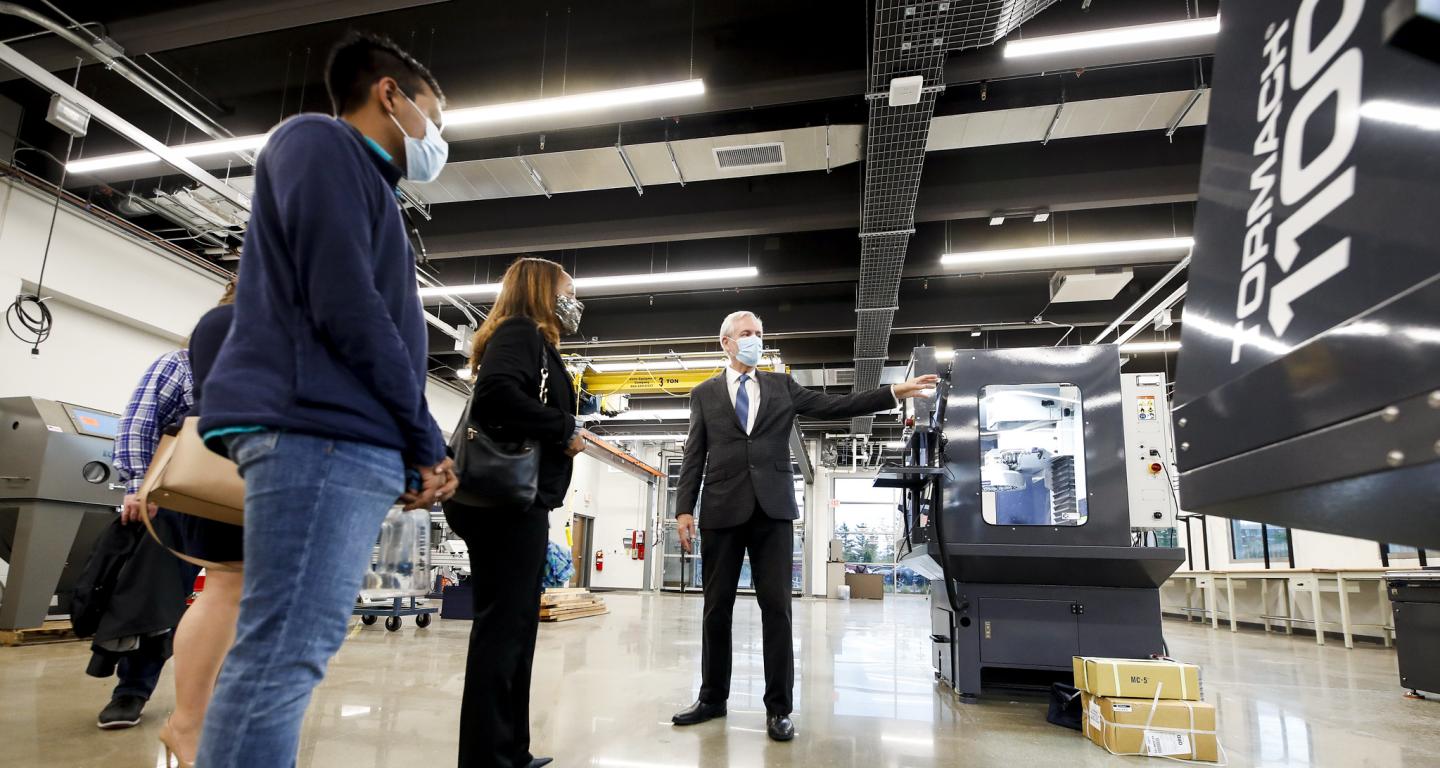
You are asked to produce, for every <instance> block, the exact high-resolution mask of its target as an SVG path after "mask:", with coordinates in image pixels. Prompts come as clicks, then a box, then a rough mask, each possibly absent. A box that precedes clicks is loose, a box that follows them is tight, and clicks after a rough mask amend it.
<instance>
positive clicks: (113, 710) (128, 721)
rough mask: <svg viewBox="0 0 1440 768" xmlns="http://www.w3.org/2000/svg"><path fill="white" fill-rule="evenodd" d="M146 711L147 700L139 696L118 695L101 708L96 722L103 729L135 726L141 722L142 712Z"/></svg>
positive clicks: (110, 729)
mask: <svg viewBox="0 0 1440 768" xmlns="http://www.w3.org/2000/svg"><path fill="white" fill-rule="evenodd" d="M144 711H145V700H144V699H142V698H140V697H139V696H123V695H122V696H116V697H115V698H113V699H111V700H110V703H109V704H107V705H106V706H105V708H104V709H102V710H100V717H98V718H96V720H95V724H96V725H98V726H100V728H101V729H102V730H106V731H116V730H120V729H121V728H133V727H135V726H137V725H139V724H140V716H141V713H142V712H144Z"/></svg>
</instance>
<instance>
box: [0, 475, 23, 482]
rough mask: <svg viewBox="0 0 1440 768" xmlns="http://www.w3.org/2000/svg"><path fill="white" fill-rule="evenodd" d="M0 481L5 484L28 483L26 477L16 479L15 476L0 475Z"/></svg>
mask: <svg viewBox="0 0 1440 768" xmlns="http://www.w3.org/2000/svg"><path fill="white" fill-rule="evenodd" d="M0 480H4V481H5V482H7V483H28V482H30V478H28V477H16V476H15V475H0Z"/></svg>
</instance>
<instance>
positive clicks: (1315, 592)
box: [1310, 576, 1325, 645]
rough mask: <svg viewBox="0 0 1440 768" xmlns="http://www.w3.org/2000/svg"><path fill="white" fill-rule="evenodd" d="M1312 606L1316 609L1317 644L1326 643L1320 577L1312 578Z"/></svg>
mask: <svg viewBox="0 0 1440 768" xmlns="http://www.w3.org/2000/svg"><path fill="white" fill-rule="evenodd" d="M1310 606H1311V609H1312V610H1313V611H1315V644H1316V645H1324V644H1325V615H1324V613H1322V611H1323V609H1322V608H1321V603H1320V577H1319V576H1314V577H1311V579H1310Z"/></svg>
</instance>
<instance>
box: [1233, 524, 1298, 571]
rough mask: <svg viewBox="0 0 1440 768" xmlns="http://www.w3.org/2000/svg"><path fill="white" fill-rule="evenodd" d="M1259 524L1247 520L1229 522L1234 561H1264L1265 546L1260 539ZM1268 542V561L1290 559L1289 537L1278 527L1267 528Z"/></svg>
mask: <svg viewBox="0 0 1440 768" xmlns="http://www.w3.org/2000/svg"><path fill="white" fill-rule="evenodd" d="M1260 527H1261V526H1260V524H1259V523H1252V522H1250V521H1248V520H1231V521H1230V552H1231V557H1232V559H1235V560H1264V559H1265V545H1264V544H1263V543H1262V542H1261V539H1260ZM1265 530H1266V536H1267V538H1269V540H1270V561H1271V562H1272V563H1274V562H1275V561H1277V560H1289V559H1290V536H1289V534H1288V533H1286V531H1285V529H1284V528H1282V527H1279V526H1267V527H1266V529H1265Z"/></svg>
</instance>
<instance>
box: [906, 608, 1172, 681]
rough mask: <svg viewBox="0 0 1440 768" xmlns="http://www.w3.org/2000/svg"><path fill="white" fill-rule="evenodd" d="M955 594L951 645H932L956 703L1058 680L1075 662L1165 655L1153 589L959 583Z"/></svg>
mask: <svg viewBox="0 0 1440 768" xmlns="http://www.w3.org/2000/svg"><path fill="white" fill-rule="evenodd" d="M956 595H957V598H958V599H959V600H960V603H961V605H962V607H964V610H962V611H960V612H959V613H958V615H959V617H960V618H959V619H958V620H956V621H955V624H954V630H955V634H954V641H953V642H951V643H940V642H936V643H935V647H936V649H937V653H943V654H947V655H949V657H950V658H951V659H953V661H952V662H951V663H952V664H953V666H952V667H950V668H946V667H944V666H940V665H937V667H936V671H937V673H938V674H939V676H940V677H941V678H942V679H944V680H945V682H947V683H949V684H950V686H951V687H952V688H954V690H955V692H956V693H958V694H960V695H962V696H966V697H974V696H979V695H980V693H981V692H982V691H983V690H985V689H988V688H991V687H994V686H1037V685H1044V684H1046V683H1048V682H1050V681H1052V680H1059V679H1064V678H1066V677H1067V676H1068V674H1069V671H1070V669H1071V658H1072V657H1074V656H1118V657H1129V658H1147V657H1149V656H1150V655H1151V654H1158V653H1161V652H1162V651H1163V650H1164V648H1165V641H1164V638H1163V637H1162V636H1161V631H1160V596H1159V592H1158V591H1156V590H1155V589H1153V588H1151V589H1147V588H1110V587H1073V586H1057V585H1021V584H960V585H957V592H956ZM941 602H942V601H938V600H937V601H935V603H936V604H937V605H939V604H940V603H941ZM941 610H942V609H939V608H937V609H936V611H935V613H936V614H937V615H938V614H939V613H940V612H941ZM944 612H945V613H946V614H947V617H948V616H949V615H950V612H949V611H948V610H947V611H944ZM931 639H932V640H936V639H937V638H936V637H935V636H932V638H931ZM940 649H943V650H940ZM937 658H939V657H937Z"/></svg>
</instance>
